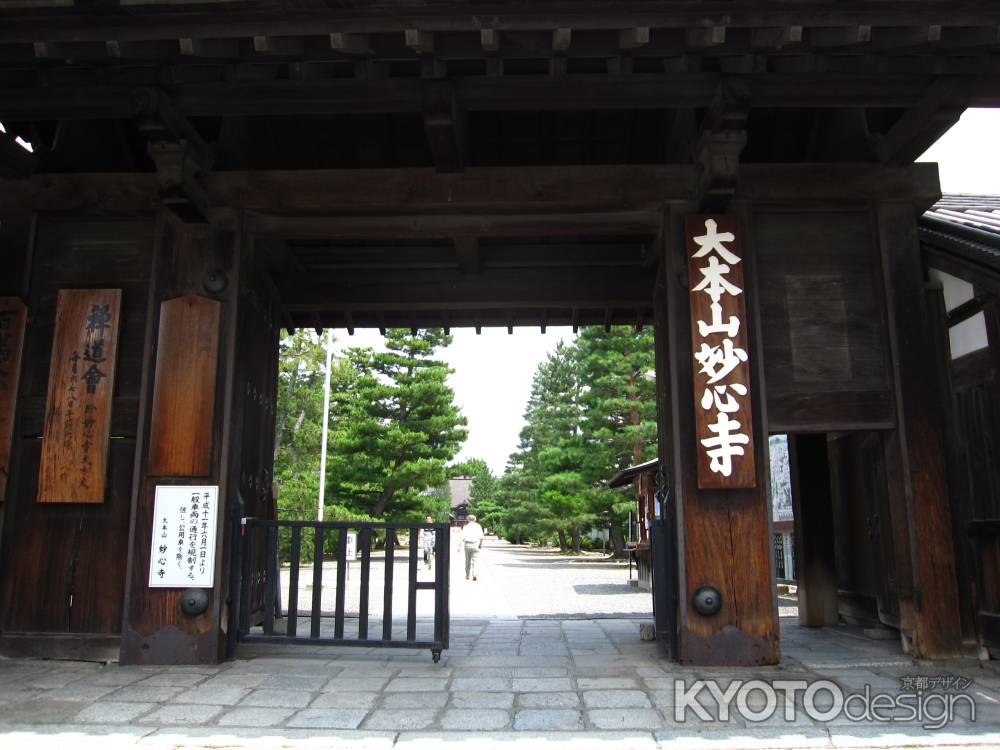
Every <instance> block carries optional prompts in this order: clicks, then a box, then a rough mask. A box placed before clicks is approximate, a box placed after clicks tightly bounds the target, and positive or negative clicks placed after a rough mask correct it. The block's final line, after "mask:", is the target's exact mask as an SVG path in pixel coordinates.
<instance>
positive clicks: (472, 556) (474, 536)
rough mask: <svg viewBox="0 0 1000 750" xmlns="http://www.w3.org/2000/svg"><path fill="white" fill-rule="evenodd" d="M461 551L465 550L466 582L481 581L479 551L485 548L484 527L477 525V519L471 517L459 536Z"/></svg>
mask: <svg viewBox="0 0 1000 750" xmlns="http://www.w3.org/2000/svg"><path fill="white" fill-rule="evenodd" d="M458 539H459V551H461V549H462V548H463V547H464V548H465V580H469V576H470V575H471V576H472V580H473V581H476V580H478V579H479V550H481V549H482V548H483V527H482V526H480V525H479V524H478V523H476V517H475V516H474V515H471V514H470V515H469V522H468V523H467V524H465V526H464V527H463V528H462V534H461V536H459V538H458Z"/></svg>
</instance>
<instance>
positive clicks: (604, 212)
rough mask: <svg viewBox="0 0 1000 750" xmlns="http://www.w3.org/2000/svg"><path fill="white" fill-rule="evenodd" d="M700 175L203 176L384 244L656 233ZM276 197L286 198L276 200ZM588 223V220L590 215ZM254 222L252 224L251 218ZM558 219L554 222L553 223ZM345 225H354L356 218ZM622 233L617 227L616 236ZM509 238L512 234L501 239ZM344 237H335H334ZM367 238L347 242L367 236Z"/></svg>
mask: <svg viewBox="0 0 1000 750" xmlns="http://www.w3.org/2000/svg"><path fill="white" fill-rule="evenodd" d="M697 176H698V171H697V169H696V168H695V167H693V166H643V165H637V166H610V167H514V168H501V167H497V168H485V167H484V168H475V169H468V170H466V171H465V172H462V173H459V174H438V173H436V172H434V170H432V169H398V170H378V169H371V170H363V169H359V170H350V169H348V170H314V171H309V170H303V171H291V172H282V171H260V172H212V173H209V174H207V175H205V177H204V184H205V187H206V190H207V191H208V194H209V197H210V199H211V202H212V205H214V206H220V207H223V206H224V207H228V208H230V209H236V210H246V211H248V212H250V213H251V214H256V213H262V212H268V211H275V210H278V209H280V210H282V211H284V212H286V214H287V216H286V217H281V216H275V215H266V216H262V217H261V218H262V220H263V225H264V226H268V225H270V227H271V228H272V229H274V230H277V229H278V228H279V227H280V226H281V224H282V219H283V218H287V219H288V220H289V223H288V225H287V226H288V227H292V228H294V227H298V228H299V229H302V230H306V234H305V235H304V236H305V237H309V236H319V237H322V236H323V235H322V233H321V232H320V230H321V229H322V227H323V224H324V221H326V217H330V218H331V219H332V224H331V226H333V227H335V228H337V227H339V228H340V229H345V228H347V227H348V224H349V223H350V221H352V220H353V221H354V222H355V226H357V227H364V226H367V225H369V224H371V225H373V226H374V227H375V228H376V231H375V233H374V235H373V237H383V238H388V239H392V240H396V239H399V238H401V237H407V236H409V235H408V234H407V231H408V229H409V228H411V227H412V228H416V229H418V230H419V231H421V232H423V235H422V236H431V237H440V238H442V239H449V238H451V237H454V236H471V237H481V236H486V235H488V234H490V233H491V232H494V230H497V229H503V228H505V227H506V228H508V229H510V228H511V226H513V225H511V224H508V223H507V222H508V221H513V222H515V223H516V222H518V221H521V222H522V225H521V226H520V228H519V229H520V231H519V232H510V233H509V235H510V236H517V235H518V234H521V235H523V236H531V235H530V232H531V231H534V232H536V234H535V235H534V236H543V235H544V234H545V232H544V231H543V232H539V229H541V228H544V227H545V226H546V224H547V223H548V224H550V225H551V226H552V227H553V228H554V229H558V231H555V232H553V234H559V235H563V236H565V235H572V230H573V228H574V227H577V228H579V229H580V230H581V233H582V234H601V233H602V231H604V233H608V232H607V231H605V230H614V229H615V228H619V229H622V228H624V229H629V230H633V231H626V232H625V234H630V233H632V234H634V233H638V234H646V233H648V234H649V235H655V234H656V232H657V231H658V230H659V221H654V222H653V223H652V225H651V226H652V228H649V226H650V218H649V217H650V214H655V213H656V212H658V211H662V208H663V204H664V203H666V202H669V201H690V200H692V199H693V196H694V188H695V185H696V181H697ZM737 195H738V196H740V197H745V198H749V199H754V200H759V201H764V202H766V201H786V202H810V201H812V202H816V201H820V202H829V201H838V202H841V203H845V202H847V203H855V204H856V203H861V202H864V201H867V200H872V199H882V200H885V199H891V200H907V201H912V202H913V203H914V204H916V205H924V204H926V205H930V203H933V202H934V201H935V200H937V198H938V197H940V184H939V181H938V172H937V165H936V164H913V165H909V166H906V167H886V166H884V165H880V164H844V163H836V164H744V165H742V166H741V168H740V173H739V183H738V186H737ZM275 196H281V201H280V205H276V201H275V199H274V197H275ZM158 205H159V199H158V193H157V180H156V175H154V174H145V173H143V174H136V173H130V174H121V173H80V174H44V175H38V174H36V175H34V176H33V177H31V178H30V179H28V180H17V181H13V180H3V179H0V211H11V212H17V211H92V212H109V213H125V212H140V213H142V212H153V211H155V210H156V208H157V206H158ZM386 216H390V217H396V218H395V221H396V222H397V223H396V226H395V228H394V230H393V231H394V232H400V233H399V234H389V235H387V234H386V232H385V231H379V230H378V229H377V227H378V224H379V221H380V220H381V217H386ZM588 217H589V218H588ZM251 218H252V217H251ZM423 219H428V220H430V222H431V224H433V222H434V221H437V222H438V223H439V225H440V226H441V228H442V230H443V227H444V226H445V225H446V224H448V223H449V222H450V223H451V225H452V226H456V227H457V226H460V227H462V228H463V229H464V230H466V231H463V232H461V233H459V234H449V233H447V232H444V233H443V234H428V233H427V232H428V231H429V227H430V224H422V223H421V222H422V220H423ZM550 219H551V221H549V220H550ZM345 221H346V222H347V223H345ZM612 233H613V232H612ZM497 234H498V236H503V234H504V232H502V231H500V232H498V233H497ZM334 236H335V235H331V237H330V238H333V237H334ZM359 236H362V235H356V234H355V235H350V234H349V235H347V236H346V237H345V239H357V238H358V237H359Z"/></svg>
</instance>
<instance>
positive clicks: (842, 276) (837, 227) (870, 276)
mask: <svg viewBox="0 0 1000 750" xmlns="http://www.w3.org/2000/svg"><path fill="white" fill-rule="evenodd" d="M754 239H755V243H756V248H757V253H758V255H759V257H760V266H759V267H760V286H759V294H760V306H761V317H762V321H763V326H762V331H763V335H764V368H765V379H766V383H767V402H768V428H769V430H770V431H771V432H794V431H797V430H798V431H806V430H809V431H822V430H826V431H836V430H846V429H868V428H873V429H874V428H885V429H888V428H890V427H891V426H892V424H893V419H894V414H895V411H894V406H893V400H892V395H891V388H890V380H889V375H888V359H887V356H886V342H887V336H886V328H885V315H884V306H883V305H882V303H881V291H880V288H879V283H880V282H879V258H878V251H877V245H876V243H875V239H874V237H873V234H872V229H871V221H870V217H869V214H868V213H867V212H864V211H856V212H829V213H827V212H790V211H758V212H756V213H755V214H754Z"/></svg>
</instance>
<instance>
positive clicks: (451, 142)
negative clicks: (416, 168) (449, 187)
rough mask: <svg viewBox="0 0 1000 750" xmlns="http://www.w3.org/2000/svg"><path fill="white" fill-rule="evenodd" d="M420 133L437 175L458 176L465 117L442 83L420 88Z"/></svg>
mask: <svg viewBox="0 0 1000 750" xmlns="http://www.w3.org/2000/svg"><path fill="white" fill-rule="evenodd" d="M424 129H425V131H426V133H427V142H428V144H429V145H430V148H431V154H432V155H433V156H434V166H435V167H436V169H437V171H438V172H461V171H462V169H463V168H464V166H465V155H466V143H467V141H466V137H465V135H466V134H465V115H464V113H463V112H462V111H461V110H460V109H459V107H458V103H457V100H456V98H455V91H454V89H453V88H452V86H451V84H450V83H448V82H446V81H430V82H428V83H427V84H425V86H424Z"/></svg>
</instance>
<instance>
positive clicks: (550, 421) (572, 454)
mask: <svg viewBox="0 0 1000 750" xmlns="http://www.w3.org/2000/svg"><path fill="white" fill-rule="evenodd" d="M581 396H582V388H581V384H580V380H579V376H578V368H577V363H576V358H575V354H574V350H573V348H572V347H570V346H567V345H565V344H563V343H562V342H559V344H557V345H556V348H555V350H554V351H553V352H552V353H551V354H549V356H548V357H547V358H546V359H545V361H544V362H542V363H541V364H540V365H539V366H538V370H537V371H536V373H535V377H534V379H533V381H532V385H531V395H530V397H529V398H528V405H527V408H526V409H525V414H524V420H525V425H524V428H523V429H522V430H521V439H520V446H519V448H518V451H517V452H516V453H515V454H514V455H513V456H511V465H512V467H513V468H514V469H515V470H517V471H518V474H519V476H518V482H519V491H516V492H513V493H512V494H511V495H509V497H508V500H509V501H510V502H513V503H514V504H515V505H514V506H513V507H512V509H511V510H512V511H513V513H514V516H515V517H517V518H519V519H522V525H521V528H522V530H526V528H525V525H526V524H528V523H530V528H533V529H534V530H535V531H536V532H537V531H541V532H543V533H546V534H553V535H555V536H556V537H558V539H559V543H560V546H561V547H563V548H565V547H566V546H567V543H566V533H567V532H569V535H570V537H571V538H572V540H573V547H574V548H575V549H577V550H579V549H580V535H581V533H582V532H583V531H585V530H586V527H588V526H589V525H590V524H591V523H592V522H593V520H594V517H593V514H592V513H591V512H590V508H589V504H588V500H587V493H586V482H585V479H584V476H583V474H582V472H581V469H582V467H583V466H584V463H585V457H584V443H583V439H582V434H581V432H580V422H581V418H582V411H581V404H582V402H581ZM526 490H527V491H526Z"/></svg>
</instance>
